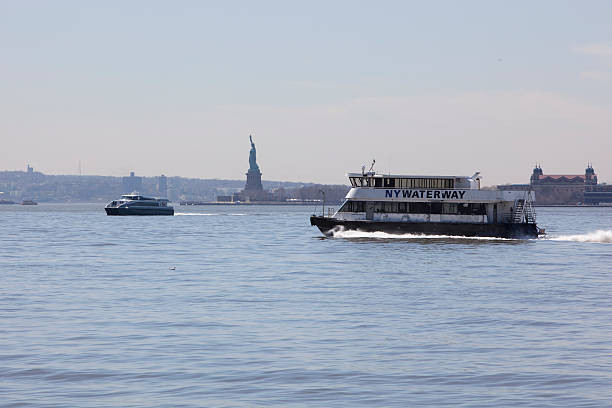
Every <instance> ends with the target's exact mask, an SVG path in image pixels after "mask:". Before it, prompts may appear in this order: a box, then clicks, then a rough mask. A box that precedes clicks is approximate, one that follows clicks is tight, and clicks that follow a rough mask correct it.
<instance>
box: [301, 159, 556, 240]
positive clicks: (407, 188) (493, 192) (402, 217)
mask: <svg viewBox="0 0 612 408" xmlns="http://www.w3.org/2000/svg"><path fill="white" fill-rule="evenodd" d="M347 176H348V178H349V180H350V182H351V186H352V188H351V189H350V190H349V192H348V193H347V195H346V197H345V201H344V203H343V204H342V206H341V207H340V209H338V211H336V212H335V213H334V212H333V211H328V214H327V215H326V214H325V213H323V214H322V215H321V216H317V215H313V216H312V217H310V223H311V225H313V226H316V227H318V228H319V229H320V230H321V232H322V233H323V234H325V235H327V236H331V235H333V234H334V232H335V231H338V230H356V231H365V232H387V233H393V234H423V235H454V236H466V237H501V238H537V237H538V235H541V234H543V233H544V230H543V229H540V228H538V227H537V225H536V214H535V210H534V207H533V205H532V203H533V201H534V200H535V194H534V193H533V192H532V191H507V190H497V189H481V188H480V179H481V177H480V173H475V174H474V175H473V176H471V177H467V176H415V175H387V174H385V175H383V174H378V173H376V172H374V171H369V172H367V173H366V172H364V171H362V172H361V173H349V174H347ZM328 210H329V208H328ZM323 211H324V212H325V209H324V210H323Z"/></svg>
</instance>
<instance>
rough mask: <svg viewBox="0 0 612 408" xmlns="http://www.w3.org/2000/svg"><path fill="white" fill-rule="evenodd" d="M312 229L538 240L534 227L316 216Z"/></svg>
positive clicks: (330, 233) (326, 232) (313, 218)
mask: <svg viewBox="0 0 612 408" xmlns="http://www.w3.org/2000/svg"><path fill="white" fill-rule="evenodd" d="M310 225H314V226H316V227H317V228H319V229H320V230H321V232H322V233H323V234H325V235H328V236H329V235H333V230H334V228H337V227H343V228H344V229H347V230H352V231H363V232H386V233H390V234H424V235H456V236H465V237H496V238H537V237H538V227H537V226H536V225H535V224H511V223H500V224H470V223H450V222H393V221H387V222H378V221H344V220H337V219H334V218H324V217H318V216H312V217H310Z"/></svg>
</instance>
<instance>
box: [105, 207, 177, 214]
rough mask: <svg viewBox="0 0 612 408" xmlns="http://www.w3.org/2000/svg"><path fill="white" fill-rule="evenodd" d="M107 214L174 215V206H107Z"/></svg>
mask: <svg viewBox="0 0 612 408" xmlns="http://www.w3.org/2000/svg"><path fill="white" fill-rule="evenodd" d="M104 210H105V211H106V215H174V208H172V207H157V208H118V207H105V208H104Z"/></svg>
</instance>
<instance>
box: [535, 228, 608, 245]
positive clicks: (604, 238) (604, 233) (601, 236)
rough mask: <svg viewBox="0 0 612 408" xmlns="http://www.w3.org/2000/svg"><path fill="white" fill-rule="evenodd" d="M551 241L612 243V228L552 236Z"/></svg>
mask: <svg viewBox="0 0 612 408" xmlns="http://www.w3.org/2000/svg"><path fill="white" fill-rule="evenodd" d="M547 239H549V240H551V241H573V242H598V243H602V244H612V230H597V231H594V232H588V233H586V234H577V235H559V236H557V237H555V236H551V237H548V238H547Z"/></svg>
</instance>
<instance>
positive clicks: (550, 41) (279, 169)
mask: <svg viewBox="0 0 612 408" xmlns="http://www.w3.org/2000/svg"><path fill="white" fill-rule="evenodd" d="M611 22H612V2H611V1H572V2H569V1H568V2H566V1H522V2H521V1H427V2H426V1H413V2H410V1H397V2H394V1H376V2H374V1H363V2H358V1H308V2H298V1H210V2H206V1H104V2H86V1H26V0H14V1H6V0H0V78H1V80H0V138H1V148H0V170H22V169H25V166H26V164H27V163H30V164H31V165H32V166H34V167H35V169H36V170H39V171H42V172H44V173H48V174H76V173H77V172H78V163H79V160H80V161H81V163H82V169H83V173H84V174H99V175H124V174H127V173H128V172H129V171H130V170H132V171H135V172H136V173H137V174H140V175H147V176H153V175H159V174H161V173H164V174H166V175H170V176H186V177H199V178H234V179H236V178H244V177H245V176H244V173H245V172H246V170H247V169H248V155H249V148H250V146H249V140H248V136H249V134H253V137H254V140H255V143H256V145H257V153H258V163H259V166H260V168H261V171H262V172H263V178H264V179H267V180H288V181H315V182H324V183H345V182H346V180H345V173H346V172H348V171H359V169H360V167H361V165H362V164H369V162H370V161H371V160H372V158H376V163H377V167H376V168H377V170H379V171H384V172H389V171H391V172H393V173H408V174H468V175H469V174H472V173H473V172H474V171H477V170H478V171H481V172H482V174H483V176H484V180H483V181H484V184H494V183H503V182H527V181H528V177H529V175H530V173H531V170H532V168H533V164H534V163H535V162H539V163H541V165H542V168H543V170H544V172H545V173H550V174H558V173H570V174H574V173H583V172H584V168H585V166H586V163H587V161H590V162H592V163H593V166H594V167H595V170H596V171H597V173H598V175H599V177H600V181H609V182H612V160H611V157H612V155H611V152H612V23H611Z"/></svg>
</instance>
